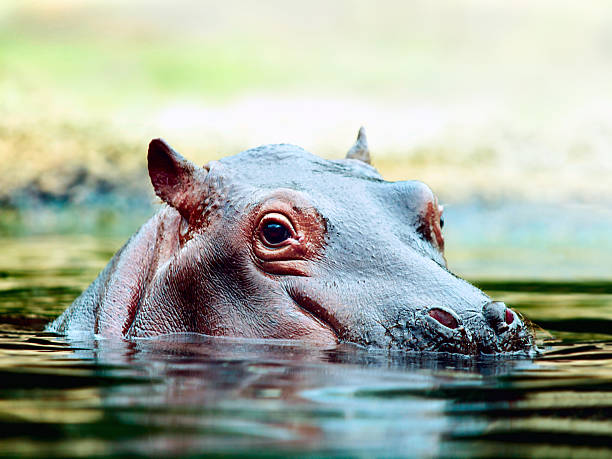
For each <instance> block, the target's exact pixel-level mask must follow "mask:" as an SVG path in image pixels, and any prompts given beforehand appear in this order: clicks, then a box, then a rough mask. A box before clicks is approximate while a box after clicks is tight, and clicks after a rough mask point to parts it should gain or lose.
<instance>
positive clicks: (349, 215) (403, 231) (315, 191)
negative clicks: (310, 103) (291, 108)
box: [210, 144, 446, 266]
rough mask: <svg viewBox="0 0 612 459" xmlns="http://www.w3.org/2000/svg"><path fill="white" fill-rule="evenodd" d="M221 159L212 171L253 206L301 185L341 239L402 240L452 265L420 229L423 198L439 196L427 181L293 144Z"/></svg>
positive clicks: (365, 241) (364, 241)
mask: <svg viewBox="0 0 612 459" xmlns="http://www.w3.org/2000/svg"><path fill="white" fill-rule="evenodd" d="M217 163H218V164H219V165H221V166H222V167H220V168H219V167H215V164H214V163H212V164H211V165H210V172H211V175H212V176H215V175H217V173H218V174H219V175H221V177H217V178H218V179H220V181H222V182H225V181H226V180H229V181H230V182H231V183H232V184H234V185H237V186H239V187H240V188H242V190H247V192H246V193H244V192H243V193H235V194H234V193H231V192H230V193H229V196H228V199H229V200H230V201H233V200H235V199H243V200H246V201H247V202H246V203H245V204H246V205H247V206H248V205H249V204H251V205H253V204H257V203H258V202H253V201H257V200H259V199H265V197H266V195H268V194H269V192H270V191H272V190H277V189H291V190H295V191H298V192H301V193H302V194H303V195H305V196H306V198H307V200H308V201H309V202H310V203H311V204H312V206H313V207H315V208H316V210H317V211H318V212H319V213H320V215H321V216H322V217H323V218H324V219H325V221H326V222H327V224H328V226H329V227H330V229H333V228H336V229H337V230H338V231H339V234H340V235H341V236H340V237H339V238H335V239H336V241H335V242H336V244H352V245H355V244H359V245H368V244H377V245H380V244H381V243H382V244H383V246H384V245H385V244H384V243H385V242H386V243H389V244H397V242H400V243H401V244H402V245H408V246H410V247H411V248H412V249H414V250H416V251H417V252H420V253H421V254H422V255H424V256H426V257H428V258H431V259H433V260H434V261H436V262H437V263H438V264H440V265H443V266H445V265H446V262H445V260H444V257H443V255H442V254H441V253H440V252H439V251H438V250H437V249H435V248H434V247H432V245H431V244H430V243H428V242H427V241H425V240H424V239H423V238H422V237H421V236H419V235H418V234H417V231H416V229H417V228H418V226H419V225H420V218H421V217H422V216H421V211H422V205H423V202H426V201H429V200H432V199H434V195H433V193H432V192H431V190H430V189H429V188H428V187H427V186H426V185H425V184H423V183H422V182H419V181H405V182H388V181H386V180H384V179H383V178H382V176H381V175H380V174H379V172H378V171H377V170H376V169H375V168H374V167H372V166H371V165H369V164H367V163H364V162H363V161H359V160H355V159H340V160H326V159H323V158H321V157H319V156H316V155H313V154H312V153H310V152H308V151H306V150H304V149H303V148H301V147H299V146H296V145H290V144H273V145H263V146H260V147H257V148H252V149H249V150H245V151H243V152H241V153H238V154H237V155H234V156H231V157H226V158H223V159H221V160H219V161H217ZM216 169H217V170H216ZM219 169H220V170H219ZM230 171H231V172H230ZM380 248H381V249H383V247H382V246H381V247H380Z"/></svg>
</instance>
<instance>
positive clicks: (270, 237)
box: [261, 221, 291, 245]
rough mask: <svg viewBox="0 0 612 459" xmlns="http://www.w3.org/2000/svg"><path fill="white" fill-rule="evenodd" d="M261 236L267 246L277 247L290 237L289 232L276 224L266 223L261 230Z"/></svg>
mask: <svg viewBox="0 0 612 459" xmlns="http://www.w3.org/2000/svg"><path fill="white" fill-rule="evenodd" d="M261 234H262V236H263V237H264V240H265V242H266V243H268V245H278V244H281V243H282V242H284V241H286V240H287V239H289V238H290V237H291V233H290V232H289V230H288V229H287V228H286V227H285V226H284V225H282V224H281V223H278V222H274V221H272V222H267V223H265V224H264V225H263V226H262V228H261Z"/></svg>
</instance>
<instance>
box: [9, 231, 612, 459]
mask: <svg viewBox="0 0 612 459" xmlns="http://www.w3.org/2000/svg"><path fill="white" fill-rule="evenodd" d="M41 244H42V242H41ZM59 247H60V248H61V250H60V251H58V252H53V251H49V250H44V251H41V250H40V249H41V246H38V245H37V244H33V246H32V249H31V252H30V253H28V251H27V250H25V249H24V247H21V248H20V252H19V253H21V255H22V259H19V260H18V264H17V266H15V267H13V266H11V265H10V263H9V262H7V261H6V260H4V259H3V258H2V256H1V255H0V272H1V273H2V275H0V432H1V434H0V455H7V456H16V455H21V456H38V457H40V456H45V457H48V456H55V457H67V456H86V457H92V456H102V455H105V456H109V455H110V456H113V455H114V456H124V455H126V454H136V455H145V456H150V455H153V454H155V455H159V456H169V455H170V456H172V455H174V456H177V455H191V454H194V455H195V454H201V453H203V452H208V453H223V454H225V453H232V454H237V455H240V454H242V455H253V454H255V453H260V454H267V455H270V454H272V455H274V454H276V455H285V454H288V453H291V454H309V455H337V456H359V455H363V456H371V455H377V456H400V455H411V456H414V455H422V456H436V455H437V456H457V455H464V456H513V455H522V456H553V457H558V456H568V455H589V456H598V455H600V456H605V457H609V456H610V455H611V454H612V446H611V445H612V417H611V415H610V413H612V340H611V339H610V328H609V327H608V322H609V320H610V319H611V318H612V302H611V301H610V293H611V292H612V284H611V283H609V282H608V283H606V282H599V283H593V282H591V283H588V282H583V283H580V282H574V283H567V282H563V283H554V282H525V281H520V282H519V281H513V282H497V281H495V282H493V281H488V282H487V283H481V284H480V286H481V287H483V288H484V289H485V290H487V291H488V292H489V293H491V294H492V296H494V297H496V298H499V299H501V300H504V301H506V302H508V303H510V304H512V305H513V306H518V308H519V309H520V310H521V311H522V312H523V313H524V314H525V315H526V316H527V317H528V318H530V319H531V320H533V321H534V322H536V323H538V324H541V325H544V327H545V328H547V329H548V330H549V331H550V332H551V333H552V335H553V336H554V337H555V338H554V339H555V340H554V341H549V342H548V344H547V347H546V352H545V353H544V354H543V355H541V356H538V357H537V358H536V359H535V360H529V359H524V358H523V359H508V358H493V357H490V358H484V357H483V358H480V359H473V358H466V357H462V356H459V357H450V356H443V355H423V354H421V355H419V354H402V353H391V354H389V353H387V352H384V351H374V350H365V349H361V348H357V347H354V346H348V345H345V346H340V347H337V348H317V347H312V346H305V345H299V344H297V343H292V342H271V341H248V340H239V339H229V338H210V337H204V336H197V335H172V336H164V337H160V338H157V339H151V340H139V341H134V342H123V341H121V342H113V341H107V340H93V339H90V340H81V341H71V342H66V341H65V340H63V339H62V338H61V337H56V336H52V335H50V334H46V333H41V332H39V330H41V329H42V326H43V324H44V323H45V322H46V321H47V320H48V319H50V318H51V317H53V316H54V315H56V314H58V313H59V312H60V311H61V310H63V309H64V308H65V307H66V306H67V305H68V304H69V303H70V301H71V299H72V298H73V296H74V295H75V294H76V292H78V291H79V290H80V289H81V288H83V287H84V286H86V285H87V282H88V281H89V280H90V279H91V278H93V277H94V275H95V271H96V270H97V269H98V267H99V266H102V265H103V264H104V263H105V262H106V260H107V259H108V252H112V250H114V247H113V248H112V249H111V248H109V247H106V243H105V241H102V240H91V241H89V242H87V241H85V242H84V241H83V240H79V239H77V240H76V241H72V240H71V241H70V244H67V243H66V241H63V242H62V243H61V244H60V245H59ZM10 250H11V249H10V247H8V245H7V251H8V252H7V253H10ZM7 260H11V262H13V261H14V258H7ZM74 266H85V269H84V270H83V271H79V270H76V269H74Z"/></svg>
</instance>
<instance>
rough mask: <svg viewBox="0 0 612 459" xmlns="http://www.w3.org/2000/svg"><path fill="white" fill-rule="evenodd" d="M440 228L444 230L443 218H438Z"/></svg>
mask: <svg viewBox="0 0 612 459" xmlns="http://www.w3.org/2000/svg"><path fill="white" fill-rule="evenodd" d="M440 228H444V218H443V217H440Z"/></svg>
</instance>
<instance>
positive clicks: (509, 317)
mask: <svg viewBox="0 0 612 459" xmlns="http://www.w3.org/2000/svg"><path fill="white" fill-rule="evenodd" d="M512 322H514V314H513V313H512V311H511V310H510V309H506V323H507V324H508V325H510V324H511V323H512Z"/></svg>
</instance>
